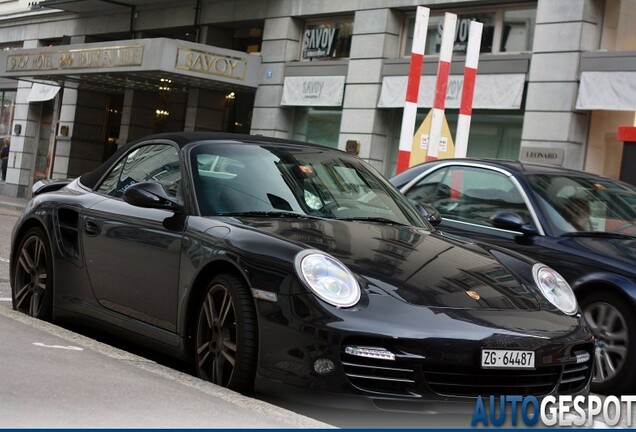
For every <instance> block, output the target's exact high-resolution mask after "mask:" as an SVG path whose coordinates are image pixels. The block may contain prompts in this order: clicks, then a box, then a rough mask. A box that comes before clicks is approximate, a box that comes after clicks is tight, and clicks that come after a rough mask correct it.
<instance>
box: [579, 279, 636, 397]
mask: <svg viewBox="0 0 636 432" xmlns="http://www.w3.org/2000/svg"><path fill="white" fill-rule="evenodd" d="M580 304H581V307H582V308H583V314H584V316H585V320H586V321H587V323H588V324H589V326H590V328H591V329H592V332H593V333H594V337H595V339H596V349H595V359H594V377H593V381H592V391H594V392H598V393H612V394H614V393H616V394H627V393H630V392H631V391H632V389H634V388H635V387H636V385H635V384H636V369H635V368H634V367H633V365H634V363H635V362H636V334H635V333H634V332H636V319H635V318H634V315H633V311H630V309H629V307H628V306H627V305H626V304H625V301H624V300H622V299H621V298H619V297H617V296H616V295H613V294H611V293H604V292H595V293H593V294H590V295H588V296H586V297H584V298H583V299H581V300H580Z"/></svg>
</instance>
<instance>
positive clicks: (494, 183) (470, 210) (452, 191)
mask: <svg viewBox="0 0 636 432" xmlns="http://www.w3.org/2000/svg"><path fill="white" fill-rule="evenodd" d="M406 196H407V197H408V198H410V199H414V200H416V201H418V202H422V203H428V204H432V205H433V206H434V207H435V208H437V210H438V211H439V212H440V214H441V215H442V217H443V218H445V219H449V220H459V221H464V222H471V223H475V224H479V225H486V226H492V222H491V218H492V217H493V216H495V215H496V214H498V213H501V212H509V213H516V214H518V215H519V216H521V218H522V219H523V220H524V221H525V222H526V223H529V222H530V221H531V218H530V213H529V211H528V208H527V206H526V205H525V203H524V201H523V197H522V196H521V193H520V192H519V190H518V189H517V187H516V185H515V184H514V183H513V182H512V180H510V179H509V178H508V177H507V176H505V175H504V174H502V173H500V172H498V171H492V170H489V169H484V168H477V167H447V168H442V169H439V170H437V171H434V172H432V173H431V174H429V175H427V176H426V177H425V178H423V179H422V180H420V181H419V182H418V183H417V184H416V185H414V186H413V187H412V188H411V189H410V190H409V191H408V192H406Z"/></svg>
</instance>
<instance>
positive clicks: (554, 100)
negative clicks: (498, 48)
mask: <svg viewBox="0 0 636 432" xmlns="http://www.w3.org/2000/svg"><path fill="white" fill-rule="evenodd" d="M602 4H603V2H602V1H600V0H568V1H553V0H539V3H538V5H537V24H536V27H535V34H534V47H533V55H532V60H531V65H530V73H529V78H528V93H527V100H526V107H525V109H526V112H525V115H524V122H523V131H522V136H521V152H523V150H524V148H526V147H548V148H555V149H563V150H564V153H565V158H564V161H563V165H564V166H565V167H567V168H575V169H582V168H583V165H584V160H585V150H586V149H585V147H586V144H587V143H586V137H587V132H588V127H589V114H588V113H587V112H577V111H575V109H574V107H575V104H576V98H577V95H578V87H579V84H578V81H579V61H580V56H581V51H590V50H594V49H597V48H598V46H599V38H600V37H599V36H600V34H599V32H600V27H601V25H602V18H603V9H602Z"/></svg>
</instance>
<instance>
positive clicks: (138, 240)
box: [81, 199, 183, 331]
mask: <svg viewBox="0 0 636 432" xmlns="http://www.w3.org/2000/svg"><path fill="white" fill-rule="evenodd" d="M172 215H173V213H172V212H169V211H164V210H154V209H142V208H138V207H134V206H132V205H130V204H128V203H126V202H124V201H120V200H117V199H108V200H105V201H102V202H100V203H98V204H97V205H96V206H94V207H93V208H91V209H89V210H88V211H87V212H86V213H85V215H84V218H83V220H82V222H81V229H82V234H81V235H82V242H83V246H84V255H85V260H86V266H87V269H88V273H89V277H90V281H91V285H92V287H93V292H94V294H95V297H96V298H97V301H98V302H99V303H100V304H101V305H102V306H104V307H107V308H109V309H112V310H114V311H117V312H120V313H122V314H124V315H127V316H130V317H132V318H135V319H138V320H140V321H144V322H146V323H149V324H152V325H155V326H157V327H160V328H163V329H166V330H170V331H175V330H176V318H177V301H178V292H179V261H180V253H181V243H182V236H183V235H182V232H173V231H170V230H168V229H166V228H165V227H164V225H163V221H164V220H165V219H167V218H169V217H171V216H172Z"/></svg>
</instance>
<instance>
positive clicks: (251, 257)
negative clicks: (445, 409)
mask: <svg viewBox="0 0 636 432" xmlns="http://www.w3.org/2000/svg"><path fill="white" fill-rule="evenodd" d="M34 189H35V190H34V193H35V196H34V197H33V199H32V200H31V201H30V202H29V204H28V205H27V207H26V208H25V210H24V212H23V214H22V215H21V217H20V218H19V220H18V222H17V224H16V226H15V228H14V231H13V238H12V252H11V286H12V300H13V307H14V308H15V309H17V310H19V311H22V312H24V313H26V314H29V315H31V316H34V317H38V318H42V319H46V320H55V321H71V322H75V323H82V324H85V325H86V324H88V325H90V326H93V327H96V328H98V329H99V330H101V331H107V332H112V333H114V334H116V335H118V336H120V337H124V338H127V339H130V340H132V341H134V342H136V343H138V344H143V345H144V346H146V347H149V348H152V349H154V350H157V351H160V352H162V353H166V354H169V355H171V356H175V357H177V358H180V359H183V360H187V361H191V362H193V363H194V365H195V368H196V373H197V374H198V376H199V377H201V378H202V379H205V380H209V381H211V382H213V383H216V384H219V385H221V386H225V387H229V388H231V389H234V390H237V391H240V392H250V391H251V390H252V389H253V385H254V382H255V380H256V379H258V380H262V381H264V382H268V381H270V382H276V383H279V384H284V385H286V386H291V387H289V388H297V389H303V390H310V391H313V392H315V393H316V394H328V395H333V396H334V397H336V396H346V397H358V398H359V399H358V400H359V401H363V402H364V403H367V402H369V404H368V406H369V407H374V406H375V407H379V408H386V407H387V406H390V404H391V403H394V402H396V401H397V402H399V401H402V402H407V403H408V402H412V403H417V404H421V403H422V402H423V401H429V402H430V401H454V400H458V401H459V400H461V401H466V400H470V398H471V397H476V396H478V395H490V394H514V395H519V394H521V395H534V396H543V395H548V394H557V393H559V394H578V393H585V392H587V391H588V390H589V384H590V377H591V371H592V366H593V365H592V362H593V359H592V353H593V350H594V341H593V336H592V333H591V332H590V330H589V329H588V327H587V326H586V324H585V322H584V320H583V319H582V317H581V313H580V310H579V307H578V305H577V303H576V299H575V297H574V295H573V293H572V291H571V289H570V287H569V286H568V284H567V282H565V280H564V279H563V278H562V277H561V276H560V275H559V274H558V273H556V272H555V271H554V270H552V269H550V268H549V267H547V266H546V265H544V264H541V263H538V262H536V261H533V260H531V259H529V258H526V257H524V256H522V255H518V254H516V253H514V252H510V251H507V250H506V249H502V248H497V247H495V246H490V245H489V246H486V245H480V244H478V243H470V242H466V241H463V240H458V239H453V238H450V237H446V236H444V235H443V234H441V233H439V232H438V231H436V230H435V228H434V227H433V226H432V225H431V223H430V222H429V221H428V220H427V218H426V217H425V215H426V214H427V213H426V210H425V209H423V208H421V207H417V206H413V205H412V204H411V203H410V202H409V201H407V200H406V198H404V197H403V196H402V195H401V194H400V193H399V192H398V191H397V190H396V189H395V188H394V187H393V186H391V184H390V183H389V182H388V181H386V180H385V179H384V178H383V177H382V176H380V175H379V174H378V173H377V172H376V171H375V170H374V169H373V168H372V167H370V166H369V165H368V164H366V163H365V162H363V161H361V160H360V159H358V158H357V157H354V156H351V155H349V154H347V153H345V152H341V151H338V150H335V149H331V148H327V147H322V146H317V145H311V144H306V143H300V142H292V141H285V140H276V139H271V138H266V137H262V136H245V135H243V136H241V135H229V134H215V133H203V132H188V133H173V134H160V135H154V136H150V137H147V138H144V139H141V140H138V141H136V142H133V143H131V144H129V145H126V146H123V147H121V148H120V149H119V150H118V151H117V152H116V153H115V154H114V155H113V156H112V157H111V158H110V159H109V160H108V161H107V162H105V163H104V164H103V165H102V166H101V167H99V168H97V169H96V170H94V171H92V172H89V173H87V174H85V175H83V176H81V177H80V178H78V179H75V180H73V181H57V182H55V181H54V182H50V183H48V184H45V185H43V186H41V187H40V186H37V187H34Z"/></svg>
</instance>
